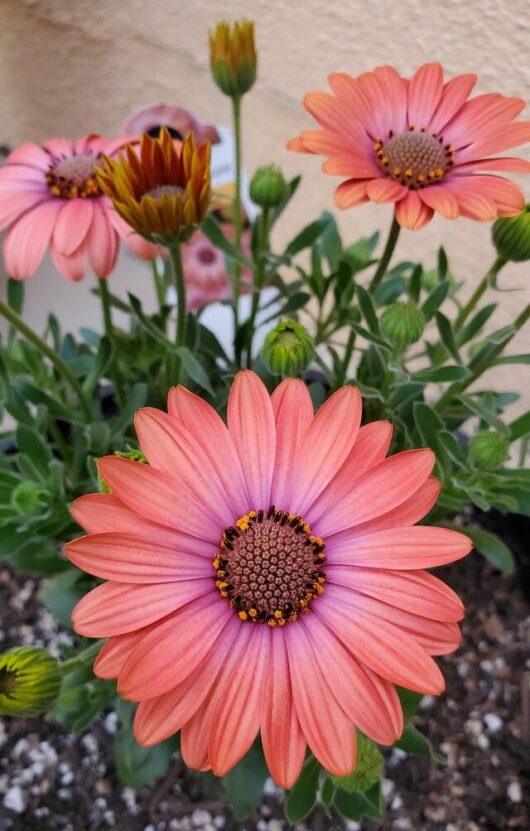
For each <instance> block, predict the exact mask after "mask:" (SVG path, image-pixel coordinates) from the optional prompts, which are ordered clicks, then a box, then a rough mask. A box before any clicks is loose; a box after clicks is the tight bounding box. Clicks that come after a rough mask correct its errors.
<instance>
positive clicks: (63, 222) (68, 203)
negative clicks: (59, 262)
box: [52, 199, 94, 257]
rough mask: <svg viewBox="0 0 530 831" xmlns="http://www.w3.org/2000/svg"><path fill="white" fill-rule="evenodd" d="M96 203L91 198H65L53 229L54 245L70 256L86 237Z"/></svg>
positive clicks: (60, 252) (61, 252) (59, 250)
mask: <svg viewBox="0 0 530 831" xmlns="http://www.w3.org/2000/svg"><path fill="white" fill-rule="evenodd" d="M93 217H94V205H93V201H92V200H91V199H65V200H63V204H62V207H61V210H60V212H59V215H58V217H57V221H56V223H55V228H54V230H53V239H52V245H53V247H54V248H55V249H56V250H57V251H58V252H59V254H63V255H64V256H66V257H68V256H69V255H70V254H73V252H74V251H75V250H76V249H77V248H79V246H80V245H81V243H82V242H83V241H84V240H85V239H86V237H87V234H88V232H89V231H90V226H91V224H92V219H93Z"/></svg>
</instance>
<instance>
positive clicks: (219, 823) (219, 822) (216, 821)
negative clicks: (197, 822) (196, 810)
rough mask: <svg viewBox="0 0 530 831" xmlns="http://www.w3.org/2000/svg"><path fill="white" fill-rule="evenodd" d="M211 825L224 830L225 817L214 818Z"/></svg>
mask: <svg viewBox="0 0 530 831" xmlns="http://www.w3.org/2000/svg"><path fill="white" fill-rule="evenodd" d="M213 824H214V825H215V827H216V828H224V827H225V825H226V817H222V816H218V817H215V819H214V821H213Z"/></svg>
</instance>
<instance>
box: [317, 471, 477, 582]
mask: <svg viewBox="0 0 530 831" xmlns="http://www.w3.org/2000/svg"><path fill="white" fill-rule="evenodd" d="M391 458H394V457H391ZM352 530H353V529H352ZM326 542H327V551H328V555H329V559H330V562H332V563H333V564H337V565H338V564H341V565H352V566H368V567H372V568H399V569H407V570H408V569H412V570H415V569H418V568H434V567H435V566H441V565H445V564H446V563H452V562H453V561H454V560H459V559H461V558H462V557H465V556H466V554H469V552H470V551H471V548H472V546H471V541H470V539H469V537H466V536H465V534H461V533H460V532H459V531H453V530H452V529H450V528H436V527H433V526H430V525H414V526H410V527H405V528H389V529H387V530H385V531H374V532H373V533H371V534H363V535H362V536H360V537H355V535H354V534H352V535H351V537H350V538H348V534H346V533H345V534H343V535H341V537H340V538H339V535H337V536H334V537H329V538H327V539H326Z"/></svg>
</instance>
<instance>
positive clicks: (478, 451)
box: [469, 430, 510, 470]
mask: <svg viewBox="0 0 530 831" xmlns="http://www.w3.org/2000/svg"><path fill="white" fill-rule="evenodd" d="M509 449H510V442H509V440H508V437H507V436H502V435H501V434H500V433H494V432H493V430H482V431H481V432H479V433H477V434H476V435H475V436H473V438H472V439H471V441H470V443H469V455H470V458H471V460H472V461H473V462H475V464H477V465H478V466H479V467H482V468H485V469H486V470H495V469H496V468H497V467H499V466H500V465H502V464H504V462H505V461H506V459H507V458H508V453H509Z"/></svg>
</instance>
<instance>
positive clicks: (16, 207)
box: [0, 185, 51, 230]
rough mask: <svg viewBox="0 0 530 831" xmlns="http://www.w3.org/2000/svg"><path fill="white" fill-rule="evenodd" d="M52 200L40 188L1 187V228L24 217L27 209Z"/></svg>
mask: <svg viewBox="0 0 530 831" xmlns="http://www.w3.org/2000/svg"><path fill="white" fill-rule="evenodd" d="M50 201H51V200H50V198H49V196H48V194H47V193H45V192H44V191H43V190H42V189H40V188H34V187H31V188H27V189H26V188H24V189H21V188H20V186H18V187H17V186H16V185H15V186H13V187H7V186H6V187H3V188H2V187H0V230H2V229H4V228H7V226H8V225H10V224H11V223H12V222H13V223H15V222H16V221H17V220H18V219H21V218H23V215H24V214H25V213H26V211H31V210H32V209H33V208H36V207H37V206H38V205H42V203H43V202H46V203H47V202H50ZM13 227H15V226H14V225H13Z"/></svg>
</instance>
